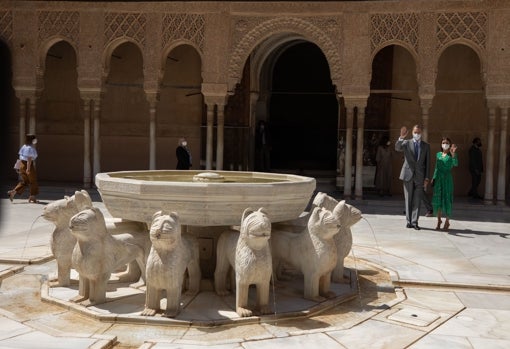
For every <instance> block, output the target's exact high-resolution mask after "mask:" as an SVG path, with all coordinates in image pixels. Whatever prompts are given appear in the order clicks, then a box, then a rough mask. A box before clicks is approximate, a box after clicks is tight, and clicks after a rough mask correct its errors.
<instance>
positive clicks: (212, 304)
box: [41, 170, 359, 326]
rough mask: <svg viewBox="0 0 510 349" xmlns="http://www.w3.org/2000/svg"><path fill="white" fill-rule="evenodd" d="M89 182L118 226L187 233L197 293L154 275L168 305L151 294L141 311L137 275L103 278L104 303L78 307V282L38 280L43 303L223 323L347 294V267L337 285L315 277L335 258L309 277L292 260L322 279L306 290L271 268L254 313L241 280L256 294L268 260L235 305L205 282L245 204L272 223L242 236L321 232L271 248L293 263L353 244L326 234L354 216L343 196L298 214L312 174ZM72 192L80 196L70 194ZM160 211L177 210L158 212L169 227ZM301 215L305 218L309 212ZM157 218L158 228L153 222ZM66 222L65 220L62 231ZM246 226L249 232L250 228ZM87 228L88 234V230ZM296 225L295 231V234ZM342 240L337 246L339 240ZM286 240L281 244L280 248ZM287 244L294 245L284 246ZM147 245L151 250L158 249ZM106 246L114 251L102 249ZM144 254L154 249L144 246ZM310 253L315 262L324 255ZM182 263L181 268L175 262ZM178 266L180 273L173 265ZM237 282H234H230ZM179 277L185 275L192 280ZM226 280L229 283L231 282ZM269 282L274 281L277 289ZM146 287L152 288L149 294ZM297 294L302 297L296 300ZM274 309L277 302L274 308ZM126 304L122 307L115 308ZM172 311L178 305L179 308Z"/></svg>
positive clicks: (253, 299)
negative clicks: (194, 256)
mask: <svg viewBox="0 0 510 349" xmlns="http://www.w3.org/2000/svg"><path fill="white" fill-rule="evenodd" d="M96 185H97V188H98V190H99V193H100V194H101V197H102V200H103V202H104V205H105V207H106V209H107V210H108V211H109V213H110V214H111V215H112V216H113V217H116V218H115V219H121V222H117V223H116V224H117V225H116V226H115V229H117V230H119V229H120V230H122V224H129V223H130V222H132V223H134V222H141V223H145V224H146V225H147V227H148V228H150V236H151V240H153V239H159V238H160V236H163V235H168V234H175V232H176V233H177V234H178V235H181V230H182V235H183V238H185V239H194V241H195V242H194V244H196V245H198V246H199V255H200V257H199V258H200V263H199V264H200V269H201V270H202V271H201V278H202V280H201V282H200V292H198V293H197V292H191V293H189V292H188V293H183V294H182V296H181V294H180V290H179V289H180V288H179V289H176V288H175V287H172V291H169V290H168V289H166V286H164V285H165V282H164V280H159V279H158V281H157V282H158V285H160V286H156V289H166V291H167V298H168V297H172V299H171V300H172V304H173V305H172V306H171V307H170V306H167V304H169V303H167V302H169V301H170V298H168V299H164V298H161V299H160V298H158V297H156V298H154V297H153V296H152V297H151V301H150V302H151V305H150V307H149V308H145V309H144V304H145V305H146V304H147V299H145V298H144V297H145V296H144V294H145V293H146V292H147V291H146V289H145V286H141V287H140V282H139V283H137V286H136V287H130V284H129V282H127V283H125V284H122V283H118V284H113V283H112V280H110V282H108V285H110V286H108V285H104V286H102V288H103V289H105V288H106V290H105V293H104V296H105V297H104V298H105V300H104V302H89V303H88V304H87V306H86V307H83V305H80V304H76V303H73V302H72V301H70V299H72V298H80V297H79V296H81V295H82V293H81V288H80V290H77V289H76V282H75V283H74V286H73V285H71V286H62V285H60V286H58V285H57V287H51V288H50V287H49V286H48V285H46V288H44V287H43V289H42V291H41V295H42V297H43V299H45V300H47V301H51V302H52V303H57V304H62V305H64V306H65V307H67V308H70V309H75V310H77V311H78V312H80V313H84V314H87V315H90V316H92V317H94V318H101V319H102V320H103V321H104V320H109V321H129V322H139V323H147V322H155V323H173V324H186V325H197V326H212V325H221V324H232V323H246V322H248V323H249V322H259V321H275V320H277V319H282V318H292V317H296V316H297V317H302V316H310V315H313V314H315V313H317V312H321V311H323V310H325V309H329V308H330V307H333V306H335V305H337V304H339V303H341V302H344V301H346V300H349V299H352V298H354V297H356V294H357V289H356V288H357V284H356V282H355V280H356V277H355V276H354V274H355V271H354V270H346V272H347V274H348V275H347V278H346V279H345V280H344V281H343V282H337V281H338V280H332V281H333V282H332V283H331V285H330V283H329V281H328V282H327V283H324V280H330V279H331V272H332V269H333V268H334V267H335V264H336V260H337V259H336V258H334V259H332V258H329V260H330V262H328V265H327V266H323V265H321V266H320V267H321V268H322V270H323V271H321V275H318V276H314V275H312V274H315V272H314V270H316V269H318V268H314V267H313V266H312V267H311V268H310V267H309V266H308V265H307V262H305V264H301V265H302V267H301V268H306V270H307V271H306V272H304V271H303V270H297V274H300V272H303V273H304V274H305V279H304V280H307V279H309V278H312V279H313V280H314V283H318V282H319V281H318V280H319V279H315V278H316V277H319V278H320V279H321V280H322V281H320V288H316V286H314V288H313V291H312V289H311V288H308V287H309V285H307V284H306V282H305V283H304V282H303V278H302V277H301V278H300V277H299V276H298V277H297V278H296V277H295V276H296V275H297V274H296V270H294V271H293V270H290V273H288V275H287V276H289V275H290V276H291V278H290V279H289V280H285V279H280V276H281V274H280V273H278V277H279V279H278V281H277V280H276V279H273V280H272V285H273V287H272V288H271V289H270V290H268V289H266V290H264V291H263V292H264V294H265V296H264V297H267V296H268V293H271V294H270V296H269V297H270V299H272V301H273V306H272V307H270V306H269V304H267V303H268V302H267V300H268V299H267V298H263V299H265V301H264V303H263V304H261V306H263V307H264V309H263V310H261V311H260V312H257V311H254V312H253V314H252V312H251V310H247V309H244V308H246V307H248V308H250V307H253V306H254V304H256V303H257V302H259V301H260V296H259V297H257V296H255V294H256V291H255V290H250V288H246V287H247V286H249V284H257V292H260V290H259V286H261V285H262V284H264V285H265V284H267V282H268V280H269V278H270V274H271V273H270V272H269V276H266V275H267V273H268V272H267V267H266V266H264V263H267V262H261V263H262V264H260V267H259V266H257V268H261V270H262V269H263V270H265V271H264V272H263V273H258V272H256V273H255V275H256V276H255V278H256V279H259V280H264V281H263V282H262V284H260V283H259V282H254V281H250V282H249V283H248V284H246V286H242V285H241V284H238V285H237V288H238V289H239V288H240V287H243V290H244V291H243V293H244V296H243V297H248V299H245V300H244V301H242V303H239V299H236V294H235V293H236V291H234V292H233V294H230V295H228V296H227V295H226V294H227V293H228V292H225V289H223V286H221V288H222V290H221V291H218V290H217V288H218V284H216V287H213V285H214V282H213V281H212V280H211V279H212V278H213V276H214V273H213V272H211V271H214V268H215V265H216V246H218V255H222V256H223V255H225V254H226V253H230V256H232V255H233V254H232V253H233V252H232V251H230V252H229V251H227V250H225V248H226V247H225V246H227V245H228V244H227V245H225V244H222V247H221V251H220V245H218V239H219V238H220V235H222V234H223V233H224V232H225V231H226V230H227V231H230V233H229V234H230V235H229V236H231V239H236V232H237V233H239V230H232V229H233V228H237V227H238V226H239V225H240V224H241V225H242V220H241V218H243V220H244V218H245V215H247V211H248V210H251V211H249V212H255V211H254V210H260V209H262V208H263V209H264V211H263V212H264V215H265V214H266V212H267V217H268V218H269V220H270V225H269V228H270V226H271V224H273V226H274V228H273V231H274V232H271V230H270V231H267V227H268V226H267V224H263V225H261V226H264V227H266V228H264V229H263V230H258V229H259V228H257V224H258V223H257V224H255V223H250V225H249V228H244V229H245V230H244V231H245V233H244V234H241V236H244V237H243V239H245V238H246V239H253V238H255V239H256V236H257V234H262V235H260V237H262V238H263V239H265V240H266V241H267V240H268V239H269V240H271V239H270V235H273V234H287V237H286V238H285V239H287V240H288V241H289V243H288V245H290V244H291V243H292V244H302V243H305V244H309V242H308V241H309V239H308V238H305V239H304V240H303V242H300V241H298V240H296V239H295V237H296V236H298V235H299V234H310V238H311V239H312V240H313V239H319V240H321V239H322V240H324V242H326V245H328V246H329V247H328V249H327V250H320V251H319V250H316V251H315V252H314V248H317V247H314V246H319V245H320V246H325V244H324V243H320V244H319V245H314V244H312V245H309V246H308V245H307V246H304V245H303V247H298V246H300V245H295V248H289V246H286V247H285V246H283V247H282V246H280V247H279V249H285V248H286V249H287V250H289V253H291V254H294V256H289V257H288V258H291V259H293V260H294V261H297V262H295V263H294V264H295V265H297V264H296V263H298V264H300V263H302V262H299V259H306V260H309V259H310V260H311V259H313V258H312V257H313V256H312V255H313V254H314V253H318V254H321V255H323V254H324V253H326V254H328V255H329V256H331V253H334V254H336V252H332V251H336V249H337V247H336V246H339V242H338V241H342V239H343V240H345V241H346V242H347V244H348V249H350V244H352V239H350V230H349V236H346V237H345V239H344V238H336V239H333V235H335V232H336V231H338V232H340V231H342V229H340V226H341V222H340V221H339V220H343V219H348V217H347V216H346V215H348V214H350V212H353V213H354V214H356V212H355V211H357V210H355V209H353V208H352V207H350V206H349V205H345V203H344V202H341V203H338V202H336V201H335V200H334V199H332V198H331V199H332V201H333V202H335V203H336V204H337V205H338V207H336V208H335V209H333V208H324V207H319V206H320V205H321V203H316V202H314V204H313V206H316V207H315V209H314V210H313V212H311V213H308V215H304V214H303V213H304V210H305V209H306V207H307V205H308V204H309V202H310V199H311V198H312V196H313V194H314V190H315V185H316V183H315V179H314V178H309V177H303V176H296V175H289V174H280V173H257V172H229V171H208V172H203V171H178V170H175V171H168V170H167V171H123V172H110V173H99V174H97V175H96ZM76 195H81V194H80V193H79V192H77V194H76ZM317 202H318V201H317ZM347 206H349V207H347ZM340 209H341V210H342V213H341V211H340ZM346 210H347V211H346ZM82 212H84V211H81V212H80V213H81V214H82V215H86V214H85V213H82ZM162 212H175V213H176V214H177V215H176V216H165V217H167V218H166V219H167V220H168V221H169V222H171V224H170V225H168V224H166V223H162V222H161V219H160V218H157V217H162V214H163V213H162ZM358 212H359V211H358ZM80 213H78V214H76V215H75V216H74V217H73V218H71V222H72V223H74V222H75V221H76V222H78V223H80V222H82V220H80V217H79V216H80ZM97 214H98V212H97V210H96V213H95V214H94V212H93V211H90V210H89V213H88V218H87V219H89V220H91V219H94V220H97V219H96V218H94V217H92V218H91V217H90V216H91V215H93V216H95V215H97ZM259 216H260V215H259ZM262 216H263V215H262ZM155 217H156V218H155ZM308 217H312V218H310V219H309V218H308ZM324 217H325V218H324ZM335 217H336V218H335ZM158 220H159V222H158V223H157V224H158V225H156V222H157V221H158ZM349 224H350V223H349ZM181 225H182V229H181ZM71 226H73V224H71ZM101 227H102V228H101V229H103V230H104V229H107V230H109V229H112V228H111V223H109V222H105V223H101ZM72 229H73V227H72V228H71V230H72ZM80 229H81V228H80ZM165 229H166V230H165ZM242 229H243V228H241V231H243V230H242ZM246 229H248V230H246ZM250 229H254V230H253V231H251V230H250ZM95 230H97V229H95ZM90 231H91V233H94V234H95V232H94V229H91V230H90ZM297 231H299V232H300V233H296V232H297ZM232 232H233V233H232ZM112 233H113V232H112ZM73 234H74V231H73ZM142 234H146V235H147V239H148V235H149V231H148V229H147V230H145V233H144V232H142ZM342 234H343V233H342ZM342 234H337V235H342ZM223 235H224V234H223ZM116 239H117V240H118V241H121V240H119V239H120V238H116ZM172 239H175V238H172ZM179 239H180V238H179ZM239 239H241V238H239ZM289 239H290V240H289ZM326 240H327V241H326ZM235 241H237V240H235ZM280 241H281V239H280ZM310 241H311V240H310ZM155 242H156V240H154V241H153V246H154V243H155ZM340 243H342V242H340ZM343 243H344V244H345V242H343ZM247 244H248V245H251V246H252V247H251V248H255V249H257V248H258V247H256V246H257V244H259V245H260V243H255V245H253V243H251V242H249V241H248V242H247ZM285 244H286V243H284V244H283V245H285ZM237 245H238V244H237ZM263 245H264V244H263ZM159 246H160V247H159V249H160V250H161V248H163V250H164V249H165V247H164V246H169V245H165V242H164V241H163V245H161V243H159ZM228 246H231V247H230V249H232V248H234V246H236V243H232V242H231V243H229V245H228ZM238 246H239V245H238ZM254 246H255V247H254ZM237 248H238V247H236V249H237ZM264 248H265V249H266V252H265V253H266V255H267V256H268V257H264V259H263V260H266V261H267V258H269V270H271V267H270V265H271V261H270V260H271V254H273V255H275V253H276V251H275V250H273V251H270V249H271V248H270V247H269V249H268V247H264ZM273 248H274V247H273ZM303 248H304V249H305V250H306V252H307V255H308V253H311V254H312V255H310V256H308V257H306V256H302V255H301V253H300V252H299V251H298V250H300V249H303ZM319 248H322V247H319ZM227 249H228V248H227ZM294 249H295V250H296V251H293V250H294ZM95 250H97V249H95ZM75 251H76V248H75ZM339 251H340V250H339ZM155 252H156V253H157V251H155ZM106 253H113V252H111V251H110V252H106ZM151 253H153V252H152V251H151ZM165 253H166V252H165ZM243 253H245V252H243ZM250 253H251V252H250ZM253 253H256V252H253ZM166 255H167V256H169V254H168V253H166ZM279 256H280V257H281V256H282V255H281V254H280V255H279ZM309 257H310V258H309ZM343 257H344V256H342V257H341V259H342V263H341V267H342V268H343ZM101 258H102V257H101ZM101 258H98V260H101ZM165 258H166V257H165ZM285 258H287V257H285ZM230 259H231V260H230V265H231V268H234V269H235V270H236V271H237V270H240V269H242V268H246V266H245V267H243V266H239V265H238V263H239V258H236V260H235V262H234V260H232V258H230ZM319 259H320V260H322V259H323V257H320V258H319ZM319 259H318V260H319ZM241 262H242V261H241ZM170 263H171V264H170V265H175V263H174V262H170ZM183 263H184V262H183ZM186 263H187V262H186ZM312 263H313V262H312ZM317 263H319V262H317ZM308 264H310V263H308ZM147 265H148V267H147V268H148V269H147V270H148V271H149V268H150V265H151V262H148V264H147ZM182 267H184V268H186V267H185V266H184V265H183V266H182ZM182 267H180V268H182ZM207 268H209V269H207ZM298 269H299V268H298ZM179 270H184V269H179ZM245 270H250V272H253V271H254V269H253V267H248V269H245ZM112 271H113V270H112ZM179 273H182V271H181V272H179ZM225 273H226V270H225V271H223V274H224V275H226V274H225ZM156 274H160V273H159V272H158V273H154V272H153V273H152V275H156ZM148 275H150V274H148ZM80 278H81V277H80ZM237 278H238V276H236V279H237ZM250 278H251V277H250ZM324 278H326V279H324ZM74 279H76V274H75V275H74ZM172 279H174V278H172ZM132 281H134V280H130V282H132ZM145 281H147V290H148V287H149V283H150V282H151V280H150V277H149V279H148V280H145ZM154 281H156V280H154ZM237 281H238V282H239V279H238V280H237ZM182 282H183V288H184V287H186V286H185V285H186V280H183V281H182ZM188 282H191V280H190V281H188ZM230 282H231V284H232V280H231V281H230ZM194 283H196V281H194ZM275 283H276V284H277V286H276V287H275ZM142 284H143V283H142ZM112 285H114V286H115V287H114V286H112ZM232 285H233V284H232ZM131 286H132V285H131ZM267 286H268V285H267ZM112 288H113V290H112ZM215 288H216V292H215ZM177 291H178V292H177ZM78 292H79V293H78ZM154 292H157V291H153V292H151V293H154ZM169 292H171V293H172V294H170V293H169ZM175 292H177V293H176V294H177V298H175V297H174V296H173V294H174V293H175ZM76 293H78V296H76ZM319 293H320V296H319ZM303 294H304V296H305V298H304V299H303ZM73 296H74V297H73ZM81 298H83V297H81ZM100 298H101V299H103V295H101V297H100ZM179 298H180V301H179ZM175 302H178V303H175ZM126 303H127V304H129V306H126ZM135 304H136V305H135ZM157 304H160V307H159V308H160V309H167V312H166V315H168V314H172V316H171V317H173V319H170V318H165V317H164V316H165V314H163V315H161V314H156V313H159V312H160V311H158V310H157V308H158V306H157ZM277 307H278V308H279V309H277ZM126 308H127V309H129V310H127V311H126V310H120V309H126ZM179 308H180V309H181V310H179ZM271 308H273V309H271ZM240 309H241V310H240ZM236 311H237V313H236ZM144 315H145V316H144Z"/></svg>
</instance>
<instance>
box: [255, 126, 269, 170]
mask: <svg viewBox="0 0 510 349" xmlns="http://www.w3.org/2000/svg"><path fill="white" fill-rule="evenodd" d="M255 154H256V161H257V163H256V166H255V168H256V170H258V171H261V172H269V171H271V133H270V131H269V129H268V127H267V124H266V122H265V121H264V120H260V121H259V123H258V125H257V129H256V130H255Z"/></svg>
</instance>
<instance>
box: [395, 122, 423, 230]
mask: <svg viewBox="0 0 510 349" xmlns="http://www.w3.org/2000/svg"><path fill="white" fill-rule="evenodd" d="M407 133H408V130H407V128H406V127H405V126H403V127H402V128H401V129H400V137H399V138H398V140H397V142H396V143H395V150H396V151H398V152H403V153H404V164H403V165H402V170H401V171H400V177H399V178H400V179H401V180H402V181H403V182H404V198H405V206H406V220H407V227H408V228H414V229H416V230H420V227H419V225H418V218H419V216H420V204H421V201H422V196H423V194H424V190H423V189H424V188H426V187H427V185H428V184H429V171H430V145H429V144H428V143H426V142H425V141H422V140H421V133H422V128H421V126H419V125H415V126H414V127H413V138H412V139H405V137H406V136H407Z"/></svg>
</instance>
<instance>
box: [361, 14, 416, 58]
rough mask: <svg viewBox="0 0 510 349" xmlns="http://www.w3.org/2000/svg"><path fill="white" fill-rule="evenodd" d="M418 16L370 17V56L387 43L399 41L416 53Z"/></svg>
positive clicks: (374, 15)
mask: <svg viewBox="0 0 510 349" xmlns="http://www.w3.org/2000/svg"><path fill="white" fill-rule="evenodd" d="M418 38H419V35H418V15H417V14H416V13H376V14H373V15H371V16H370V43H371V51H372V54H373V53H374V51H376V50H379V49H380V48H381V47H383V46H385V43H387V42H395V41H400V42H402V43H405V44H408V45H409V46H410V47H412V48H413V49H414V51H415V52H417V51H418V44H419V39H418Z"/></svg>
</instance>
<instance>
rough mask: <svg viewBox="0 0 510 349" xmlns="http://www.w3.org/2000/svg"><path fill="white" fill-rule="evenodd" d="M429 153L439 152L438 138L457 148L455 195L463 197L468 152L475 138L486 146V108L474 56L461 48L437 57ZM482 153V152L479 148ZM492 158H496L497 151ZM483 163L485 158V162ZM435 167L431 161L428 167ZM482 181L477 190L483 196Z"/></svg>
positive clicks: (467, 180) (466, 186)
mask: <svg viewBox="0 0 510 349" xmlns="http://www.w3.org/2000/svg"><path fill="white" fill-rule="evenodd" d="M430 124H431V125H433V129H432V134H430V135H429V138H430V143H431V150H432V153H433V154H435V153H436V152H437V151H439V150H440V149H439V144H440V140H441V137H443V136H447V137H449V138H450V139H451V140H452V142H453V143H455V144H457V146H458V147H459V152H458V153H459V155H458V156H459V167H458V168H456V169H455V170H454V171H452V175H453V177H454V183H455V186H454V190H455V192H454V193H455V195H463V196H464V195H466V193H467V192H468V190H469V188H470V186H471V178H470V176H468V173H469V168H468V164H469V158H468V150H469V147H470V146H471V142H472V140H473V138H474V137H480V138H481V140H482V144H484V145H485V144H486V143H487V127H488V125H487V107H486V103H485V95H484V86H483V81H482V74H481V63H480V58H479V57H478V55H477V53H476V52H475V51H474V50H473V49H472V48H470V47H468V46H466V45H463V44H455V45H452V46H449V47H447V48H446V49H445V50H444V51H443V52H442V54H441V56H440V57H439V61H438V69H437V78H436V95H435V97H434V100H433V104H432V108H431V111H430ZM482 151H483V148H482ZM495 151H496V153H495V154H494V158H495V159H497V158H498V155H499V154H498V153H497V149H496V150H495ZM485 160H486V159H485V158H484V161H485ZM433 164H435V157H433V160H432V163H431V165H433ZM484 183H485V182H484V180H482V183H480V186H479V187H478V189H479V192H480V193H483V192H484Z"/></svg>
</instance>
